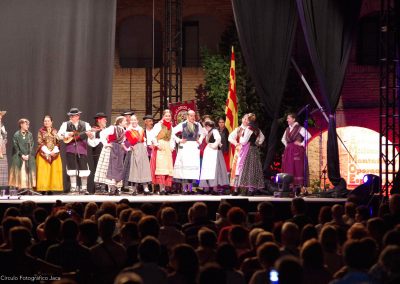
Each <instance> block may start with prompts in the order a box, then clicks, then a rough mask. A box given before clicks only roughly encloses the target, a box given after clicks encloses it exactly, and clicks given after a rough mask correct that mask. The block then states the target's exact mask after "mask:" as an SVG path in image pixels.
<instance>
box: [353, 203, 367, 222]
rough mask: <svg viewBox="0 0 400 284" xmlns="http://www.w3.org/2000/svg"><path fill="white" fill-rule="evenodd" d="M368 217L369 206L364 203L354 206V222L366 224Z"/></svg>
mask: <svg viewBox="0 0 400 284" xmlns="http://www.w3.org/2000/svg"><path fill="white" fill-rule="evenodd" d="M369 218H370V213H369V208H368V207H367V206H365V205H359V206H357V208H356V222H357V223H362V224H363V225H367V221H368V219H369Z"/></svg>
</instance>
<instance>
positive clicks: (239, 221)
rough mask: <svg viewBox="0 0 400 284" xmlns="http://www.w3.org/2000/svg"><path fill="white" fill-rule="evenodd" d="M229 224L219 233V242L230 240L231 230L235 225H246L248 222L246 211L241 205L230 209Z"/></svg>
mask: <svg viewBox="0 0 400 284" xmlns="http://www.w3.org/2000/svg"><path fill="white" fill-rule="evenodd" d="M228 221H229V226H227V227H224V228H222V229H221V230H220V231H219V235H218V244H222V243H224V242H228V235H229V231H230V230H231V229H232V227H233V226H235V225H239V226H245V224H246V212H244V210H243V209H242V208H240V207H232V208H231V209H229V211H228Z"/></svg>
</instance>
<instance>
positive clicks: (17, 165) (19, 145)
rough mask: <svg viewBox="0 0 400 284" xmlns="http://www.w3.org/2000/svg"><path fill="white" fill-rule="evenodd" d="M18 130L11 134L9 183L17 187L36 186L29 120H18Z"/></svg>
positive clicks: (28, 187) (33, 151)
mask: <svg viewBox="0 0 400 284" xmlns="http://www.w3.org/2000/svg"><path fill="white" fill-rule="evenodd" d="M18 125H19V130H18V131H17V132H15V134H14V136H13V152H12V158H11V167H10V178H9V185H10V186H12V187H16V188H19V189H24V188H27V189H30V188H34V187H36V164H35V150H34V148H33V144H34V141H33V135H32V133H31V132H29V120H27V119H26V118H21V119H20V120H19V121H18Z"/></svg>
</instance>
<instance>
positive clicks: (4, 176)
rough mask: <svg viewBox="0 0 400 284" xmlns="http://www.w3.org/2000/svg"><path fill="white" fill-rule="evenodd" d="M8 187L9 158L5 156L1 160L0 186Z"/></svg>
mask: <svg viewBox="0 0 400 284" xmlns="http://www.w3.org/2000/svg"><path fill="white" fill-rule="evenodd" d="M7 185H8V163H7V156H6V155H5V154H4V156H3V157H2V158H0V186H7Z"/></svg>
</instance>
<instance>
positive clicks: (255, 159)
mask: <svg viewBox="0 0 400 284" xmlns="http://www.w3.org/2000/svg"><path fill="white" fill-rule="evenodd" d="M248 120H249V125H248V126H247V128H246V129H245V130H244V131H243V133H242V136H241V137H240V140H239V143H240V144H241V145H242V147H241V148H240V152H239V157H238V160H237V164H236V172H235V174H236V180H235V185H236V186H237V187H239V188H240V187H241V188H246V189H247V193H248V194H249V195H253V194H254V191H255V190H257V189H262V188H264V175H263V171H262V165H261V160H260V153H259V151H258V146H260V145H261V144H262V143H263V142H264V140H265V137H264V135H263V133H262V132H261V130H260V129H259V128H258V127H257V126H256V124H255V121H256V116H255V114H254V113H249V115H248Z"/></svg>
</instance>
